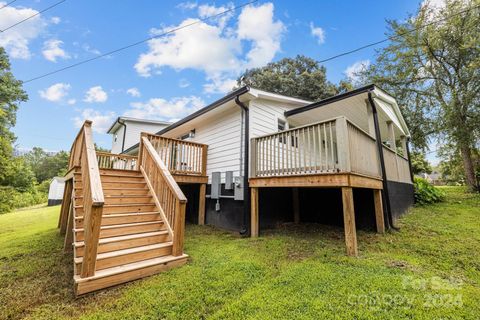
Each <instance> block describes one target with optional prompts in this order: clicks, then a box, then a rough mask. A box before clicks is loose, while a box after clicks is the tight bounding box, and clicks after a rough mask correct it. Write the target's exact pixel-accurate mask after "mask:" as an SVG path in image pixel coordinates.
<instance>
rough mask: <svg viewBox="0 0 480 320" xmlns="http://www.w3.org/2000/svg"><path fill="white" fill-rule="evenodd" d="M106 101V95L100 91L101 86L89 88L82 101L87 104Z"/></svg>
mask: <svg viewBox="0 0 480 320" xmlns="http://www.w3.org/2000/svg"><path fill="white" fill-rule="evenodd" d="M107 99H108V95H107V93H106V92H105V91H104V90H103V89H102V87H101V86H95V87H91V88H90V89H88V90H87V92H86V93H85V99H83V101H85V102H88V103H93V102H105V101H107Z"/></svg>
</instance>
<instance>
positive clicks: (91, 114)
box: [73, 109, 116, 133]
mask: <svg viewBox="0 0 480 320" xmlns="http://www.w3.org/2000/svg"><path fill="white" fill-rule="evenodd" d="M115 117H116V115H115V112H113V111H106V112H105V113H102V112H100V111H97V110H94V109H84V110H83V111H82V112H81V115H80V116H78V117H75V118H74V119H73V120H74V123H75V126H76V127H77V128H80V127H81V126H82V125H83V123H84V122H85V120H90V121H92V130H93V131H95V132H98V133H107V130H108V128H110V126H111V125H112V123H113V121H114V120H115Z"/></svg>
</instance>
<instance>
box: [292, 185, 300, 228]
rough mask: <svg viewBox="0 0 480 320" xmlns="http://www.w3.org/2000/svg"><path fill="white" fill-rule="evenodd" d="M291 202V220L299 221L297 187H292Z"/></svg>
mask: <svg viewBox="0 0 480 320" xmlns="http://www.w3.org/2000/svg"><path fill="white" fill-rule="evenodd" d="M292 202H293V222H294V223H300V201H299V198H298V188H292Z"/></svg>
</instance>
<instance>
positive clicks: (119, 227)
mask: <svg viewBox="0 0 480 320" xmlns="http://www.w3.org/2000/svg"><path fill="white" fill-rule="evenodd" d="M164 229H165V226H164V223H163V221H150V222H137V223H125V224H116V225H111V226H101V227H100V239H103V238H110V237H116V236H122V235H127V234H135V233H145V232H152V231H160V230H164ZM73 231H74V233H75V241H83V240H84V230H83V228H76V229H74V230H73Z"/></svg>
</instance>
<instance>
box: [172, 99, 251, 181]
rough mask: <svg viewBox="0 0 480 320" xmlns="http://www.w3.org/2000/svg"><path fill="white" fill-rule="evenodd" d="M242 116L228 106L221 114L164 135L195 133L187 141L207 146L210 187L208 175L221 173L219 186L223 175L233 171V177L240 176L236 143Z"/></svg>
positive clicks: (175, 135)
mask: <svg viewBox="0 0 480 320" xmlns="http://www.w3.org/2000/svg"><path fill="white" fill-rule="evenodd" d="M241 122H242V115H241V111H240V107H238V106H229V107H226V108H225V109H224V110H223V111H222V112H219V113H217V114H215V116H214V117H208V118H206V119H205V120H202V121H199V120H198V121H195V120H194V121H192V122H190V123H188V124H185V125H183V126H182V127H181V128H176V129H174V130H172V131H170V132H167V133H166V134H164V136H166V137H169V138H178V137H179V136H181V135H182V134H185V133H186V132H189V131H190V130H193V129H195V137H193V138H189V139H187V140H188V141H192V142H198V143H203V144H206V145H208V152H207V175H208V180H209V183H211V178H212V172H217V171H218V172H221V173H222V183H224V182H225V172H226V171H233V175H234V176H239V175H240V157H241V154H240V145H241V143H240V139H242V134H241Z"/></svg>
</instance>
